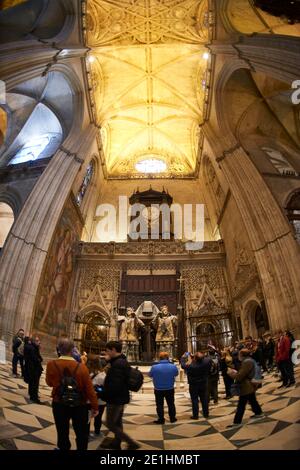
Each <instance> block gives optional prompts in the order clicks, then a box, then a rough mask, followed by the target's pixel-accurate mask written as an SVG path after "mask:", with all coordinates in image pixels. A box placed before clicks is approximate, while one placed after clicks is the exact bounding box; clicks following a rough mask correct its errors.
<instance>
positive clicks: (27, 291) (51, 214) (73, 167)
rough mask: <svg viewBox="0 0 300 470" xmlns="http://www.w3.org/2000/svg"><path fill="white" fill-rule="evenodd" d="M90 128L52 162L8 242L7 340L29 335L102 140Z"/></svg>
mask: <svg viewBox="0 0 300 470" xmlns="http://www.w3.org/2000/svg"><path fill="white" fill-rule="evenodd" d="M96 133H97V128H96V127H95V126H94V125H92V124H89V125H88V126H87V128H86V129H85V130H84V131H82V132H78V135H77V137H76V138H73V139H69V138H68V139H67V140H68V142H71V143H70V144H69V149H66V148H63V147H61V148H60V149H59V150H58V151H57V152H56V154H55V155H54V157H53V158H52V159H51V161H50V163H49V164H48V166H47V168H46V170H45V171H44V173H43V174H42V175H41V177H40V178H39V180H38V182H37V183H36V185H35V187H34V189H33V191H32V192H31V194H30V196H29V197H28V199H27V201H26V203H25V205H24V206H23V209H22V211H21V213H20V215H19V217H18V219H17V220H16V223H15V225H14V226H13V229H12V231H11V233H10V235H9V237H8V240H7V243H6V245H5V248H4V251H3V253H2V257H1V264H0V299H1V319H0V335H1V338H4V339H5V340H8V339H10V338H11V335H12V334H13V333H14V331H15V330H17V329H18V328H24V329H25V332H26V333H27V332H29V331H30V329H31V325H32V320H33V313H34V307H35V301H36V296H37V292H38V286H39V282H40V278H41V275H42V272H43V267H44V265H45V261H46V257H47V253H48V250H49V248H50V245H51V240H52V237H53V234H54V232H55V229H56V226H57V223H58V221H59V218H60V216H61V214H62V211H63V208H64V205H65V202H66V200H67V198H68V196H69V194H70V191H71V188H72V185H73V183H74V180H75V178H76V175H77V173H78V171H79V170H80V167H81V165H82V163H83V162H84V159H85V158H86V157H87V156H88V152H89V150H90V148H91V146H92V144H93V142H94V139H95V137H96Z"/></svg>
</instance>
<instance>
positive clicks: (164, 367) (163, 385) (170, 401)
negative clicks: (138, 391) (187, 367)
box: [149, 351, 178, 424]
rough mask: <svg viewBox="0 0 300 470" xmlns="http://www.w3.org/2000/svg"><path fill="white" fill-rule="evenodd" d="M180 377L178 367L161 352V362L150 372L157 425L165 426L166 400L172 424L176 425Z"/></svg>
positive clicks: (167, 355)
mask: <svg viewBox="0 0 300 470" xmlns="http://www.w3.org/2000/svg"><path fill="white" fill-rule="evenodd" d="M177 375H178V369H177V367H176V366H175V365H174V364H172V363H171V362H170V361H169V354H168V353H167V352H163V351H161V352H160V353H159V362H158V363H157V364H154V365H153V366H152V367H151V369H150V372H149V377H151V378H152V380H153V385H154V393H155V401H156V411H157V415H158V420H156V421H154V423H155V424H164V423H165V418H164V399H166V402H167V405H168V411H169V417H170V422H171V423H175V422H176V421H177V419H176V407H175V391H174V385H175V378H176V377H177Z"/></svg>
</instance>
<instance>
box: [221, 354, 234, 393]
mask: <svg viewBox="0 0 300 470" xmlns="http://www.w3.org/2000/svg"><path fill="white" fill-rule="evenodd" d="M229 368H230V369H233V362H232V357H231V354H230V352H229V349H228V348H225V349H224V351H222V354H221V360H220V370H221V374H222V377H223V381H224V386H225V393H226V397H225V398H227V399H229V398H231V397H232V395H231V385H232V384H233V379H232V378H231V377H230V376H229V375H228V373H227V371H228V369H229Z"/></svg>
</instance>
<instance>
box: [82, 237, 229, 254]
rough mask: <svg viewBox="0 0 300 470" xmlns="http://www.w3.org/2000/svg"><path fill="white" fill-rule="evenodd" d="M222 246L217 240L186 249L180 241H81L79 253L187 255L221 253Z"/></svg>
mask: <svg viewBox="0 0 300 470" xmlns="http://www.w3.org/2000/svg"><path fill="white" fill-rule="evenodd" d="M221 252H222V246H221V245H220V243H218V242H214V241H213V242H205V243H204V246H203V248H202V249H198V250H193V251H191V250H188V249H187V246H186V244H185V243H184V242H182V241H174V242H171V241H166V242H158V241H157V242H153V241H149V242H147V241H143V242H130V243H114V242H110V243H82V244H81V246H80V254H81V255H110V256H114V255H122V254H130V255H146V256H150V257H151V256H154V255H176V254H178V255H181V254H186V255H189V256H193V255H197V254H201V253H221Z"/></svg>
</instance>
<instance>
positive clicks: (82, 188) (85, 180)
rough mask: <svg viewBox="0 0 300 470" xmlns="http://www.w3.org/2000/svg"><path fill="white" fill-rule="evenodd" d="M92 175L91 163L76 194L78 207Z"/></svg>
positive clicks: (92, 166)
mask: <svg viewBox="0 0 300 470" xmlns="http://www.w3.org/2000/svg"><path fill="white" fill-rule="evenodd" d="M93 174H94V162H93V161H92V162H91V163H90V164H89V166H88V167H87V170H86V174H85V177H84V178H83V181H82V184H81V186H80V189H79V191H78V194H77V196H76V202H77V204H78V206H79V207H80V206H81V204H82V201H83V198H84V196H85V194H86V192H87V189H88V187H89V185H90V182H91V181H92V178H93Z"/></svg>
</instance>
